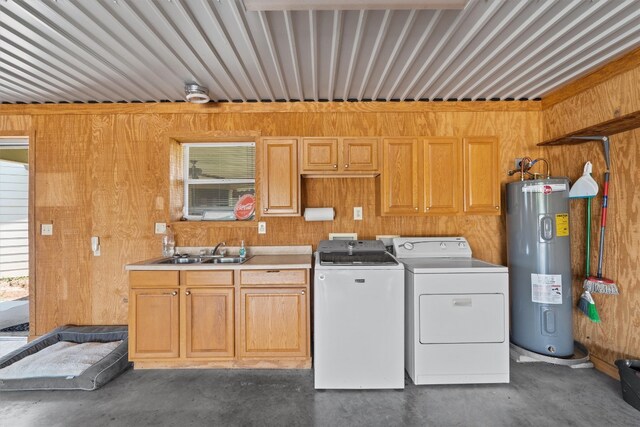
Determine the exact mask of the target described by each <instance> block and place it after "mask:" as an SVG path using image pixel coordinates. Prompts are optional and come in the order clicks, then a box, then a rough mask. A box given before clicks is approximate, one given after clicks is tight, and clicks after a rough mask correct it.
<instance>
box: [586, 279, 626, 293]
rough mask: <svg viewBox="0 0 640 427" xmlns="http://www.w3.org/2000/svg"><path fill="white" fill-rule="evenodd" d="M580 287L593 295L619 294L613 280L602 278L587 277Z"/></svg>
mask: <svg viewBox="0 0 640 427" xmlns="http://www.w3.org/2000/svg"><path fill="white" fill-rule="evenodd" d="M582 287H583V288H584V290H585V291H589V292H591V293H595V294H609V295H618V294H619V293H620V292H619V291H618V287H617V286H616V284H615V282H614V281H613V280H609V279H605V278H603V277H593V276H589V277H587V278H586V279H585V281H584V284H583V286H582Z"/></svg>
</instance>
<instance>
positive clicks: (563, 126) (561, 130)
mask: <svg viewBox="0 0 640 427" xmlns="http://www.w3.org/2000/svg"><path fill="white" fill-rule="evenodd" d="M631 60H633V61H635V67H634V68H631V69H629V68H630V67H629V61H631ZM623 61H625V62H624V64H622V65H625V64H626V66H624V67H623V66H620V67H616V64H612V65H611V66H609V67H605V68H606V69H605V70H603V71H602V72H600V73H596V74H595V77H598V75H604V76H606V77H607V78H606V79H600V80H598V81H596V82H597V84H592V85H591V86H586V85H584V84H580V82H576V84H575V85H573V86H572V87H568V88H566V89H565V90H564V91H563V92H564V93H562V94H561V95H562V96H554V97H553V98H552V99H559V100H560V101H559V102H557V103H554V104H552V105H549V106H548V108H546V109H545V110H544V111H543V130H544V131H543V135H544V139H550V138H554V137H557V136H560V135H563V134H565V133H568V132H571V131H575V130H578V129H581V128H584V127H587V126H591V125H595V124H598V123H600V122H603V121H606V120H611V119H614V118H616V117H619V116H621V115H625V114H628V113H632V112H636V111H640V84H639V82H640V54H638V52H635V53H633V54H632V55H630V56H628V57H626V58H623ZM616 69H622V70H626V71H624V72H621V73H620V72H617V73H615V74H613V75H611V70H616ZM592 77H594V76H592ZM591 80H593V78H591ZM572 90H575V91H574V92H573V93H572V92H571V91H572ZM610 140H611V163H612V165H611V186H610V196H609V210H608V215H607V231H606V234H605V236H606V242H605V256H604V268H603V270H604V276H605V277H607V278H611V279H613V280H615V281H616V283H617V284H618V287H619V289H620V295H618V296H611V295H600V294H594V299H595V302H596V307H597V309H598V312H599V314H600V317H601V319H602V323H600V324H596V323H592V322H591V321H589V320H588V319H587V318H586V317H585V316H583V315H582V314H580V313H578V311H577V310H576V314H575V316H574V319H575V321H574V327H575V337H576V339H577V340H579V341H581V342H583V343H584V344H585V345H587V347H588V348H589V350H590V351H591V354H592V356H594V357H595V358H596V362H599V363H598V364H597V366H598V367H599V368H601V369H603V370H605V371H606V372H608V373H609V374H611V375H613V376H615V375H616V371H617V370H616V368H615V367H614V366H613V362H614V361H615V360H616V359H619V358H634V359H637V358H640V333H638V330H639V329H640V193H639V192H638V191H637V190H638V188H640V173H638V165H639V164H640V130H635V131H630V132H625V133H621V134H617V135H614V136H612V137H610ZM543 155H544V157H546V158H548V159H549V161H550V162H551V165H552V167H553V171H554V173H555V174H559V175H565V176H568V177H569V178H570V179H571V180H572V181H573V180H575V179H577V178H578V177H579V176H580V175H582V168H583V166H584V163H585V162H586V161H591V162H592V163H593V172H594V173H593V176H594V178H595V179H596V180H597V181H598V183H600V194H599V195H598V197H597V198H595V199H594V202H593V206H594V210H593V221H592V225H591V227H592V230H593V233H592V241H591V245H592V253H591V258H590V259H591V270H592V271H591V272H592V273H593V274H595V272H596V268H597V263H596V261H597V248H598V238H599V235H600V233H599V226H600V222H599V221H600V212H601V209H600V205H601V203H602V197H601V196H602V181H603V173H604V170H605V163H604V155H603V150H602V144H601V143H599V142H589V143H586V144H582V145H575V146H557V147H545V149H544V152H543ZM585 206H586V202H585V201H584V200H574V201H572V202H571V213H572V217H571V227H572V236H571V243H572V254H571V258H572V269H573V276H574V282H573V289H574V300H577V298H578V297H579V296H580V293H581V292H582V283H583V280H584V268H585V263H584V257H585V255H584V247H585V231H584V229H585V214H584V212H585Z"/></svg>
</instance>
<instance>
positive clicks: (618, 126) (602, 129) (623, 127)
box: [538, 111, 640, 146]
mask: <svg viewBox="0 0 640 427" xmlns="http://www.w3.org/2000/svg"><path fill="white" fill-rule="evenodd" d="M639 127H640V111H636V112H634V113H631V114H627V115H624V116H621V117H618V118H615V119H613V120H608V121H606V122H602V123H599V124H597V125H594V126H589V127H587V128H584V129H580V130H577V131H575V132H571V133H568V134H566V135H562V136H560V137H558V138H554V139H549V140H547V141H544V142H541V143H539V144H538V145H539V146H550V145H575V144H584V143H585V142H589V141H593V140H595V138H594V139H593V140H589V139H575V138H573V137H575V136H611V135H615V134H616V133H620V132H626V131H629V130H633V129H636V128H639Z"/></svg>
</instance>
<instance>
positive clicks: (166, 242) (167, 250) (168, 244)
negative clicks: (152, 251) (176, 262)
mask: <svg viewBox="0 0 640 427" xmlns="http://www.w3.org/2000/svg"><path fill="white" fill-rule="evenodd" d="M175 251H176V239H175V236H174V234H173V230H172V229H171V226H170V225H167V231H166V233H165V235H164V236H163V237H162V256H173V254H174V253H175Z"/></svg>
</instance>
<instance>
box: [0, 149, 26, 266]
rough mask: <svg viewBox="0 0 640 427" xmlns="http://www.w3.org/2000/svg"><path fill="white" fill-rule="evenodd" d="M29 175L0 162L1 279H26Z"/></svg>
mask: <svg viewBox="0 0 640 427" xmlns="http://www.w3.org/2000/svg"><path fill="white" fill-rule="evenodd" d="M28 211H29V171H28V170H27V169H26V168H25V166H24V165H22V164H20V163H14V162H7V161H4V160H0V278H4V277H19V276H28V275H29V233H28V230H29V214H28Z"/></svg>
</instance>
